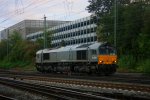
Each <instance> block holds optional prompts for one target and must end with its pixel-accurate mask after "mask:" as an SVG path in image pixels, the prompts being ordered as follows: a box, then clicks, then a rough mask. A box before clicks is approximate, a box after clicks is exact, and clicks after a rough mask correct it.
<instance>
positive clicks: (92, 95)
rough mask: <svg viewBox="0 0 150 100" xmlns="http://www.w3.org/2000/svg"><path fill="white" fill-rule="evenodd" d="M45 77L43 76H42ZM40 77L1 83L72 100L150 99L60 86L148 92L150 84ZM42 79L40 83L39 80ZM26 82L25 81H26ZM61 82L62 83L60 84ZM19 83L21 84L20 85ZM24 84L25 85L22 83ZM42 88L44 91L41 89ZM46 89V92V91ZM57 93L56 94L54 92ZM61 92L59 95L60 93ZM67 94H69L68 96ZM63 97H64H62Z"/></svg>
mask: <svg viewBox="0 0 150 100" xmlns="http://www.w3.org/2000/svg"><path fill="white" fill-rule="evenodd" d="M42 79H43V78H42ZM42 79H41V78H40V77H39V78H38V80H37V79H33V77H32V78H31V77H30V78H29V77H28V78H26V79H19V81H18V79H17V78H15V80H13V79H12V78H11V79H6V78H2V79H1V83H3V84H7V85H12V84H13V86H14V85H16V86H17V87H19V88H20V87H21V88H23V89H30V90H31V91H34V92H38V93H40V94H43V95H50V94H51V95H50V96H52V97H55V98H58V99H67V100H70V99H71V100H72V99H75V97H80V98H76V99H85V98H86V99H87V100H93V99H94V100H110V99H112V98H115V99H123V100H126V99H130V100H135V99H136V100H149V97H145V96H138V95H136V96H131V95H124V94H123V93H119V92H118V93H117V92H115V93H108V92H103V93H99V92H94V91H84V90H79V89H73V88H68V87H60V86H59V85H61V84H72V85H76V86H79V85H80V86H86V87H87V86H88V87H97V88H99V87H100V88H108V89H109V90H110V88H111V89H116V90H117V89H118V90H120V89H121V90H124V89H125V90H128V91H130V89H132V90H131V91H140V92H148V93H150V87H149V86H142V87H139V88H138V87H136V89H135V86H134V88H133V85H132V86H129V85H123V84H122V85H121V84H113V85H112V83H93V82H92V83H91V82H88V81H77V80H62V79H61V80H60V79H57V80H56V79H50V80H46V79H43V80H42ZM6 81H9V82H10V83H9V84H8V83H5V82H6ZM38 81H40V83H39V82H38ZM24 82H25V83H24ZM46 82H51V83H54V84H57V83H59V84H58V86H56V85H55V86H52V85H49V84H45V83H46ZM31 83H32V84H31ZM60 83H61V84H60ZM85 83H86V84H85ZM18 84H19V85H18ZM22 84H23V85H22ZM41 90H42V91H41ZM45 91H46V92H45ZM54 93H55V94H54ZM58 94H59V95H58ZM66 95H67V96H66ZM68 96H69V97H68ZM62 97H63V98H62Z"/></svg>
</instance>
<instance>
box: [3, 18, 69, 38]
mask: <svg viewBox="0 0 150 100" xmlns="http://www.w3.org/2000/svg"><path fill="white" fill-rule="evenodd" d="M67 22H69V21H58V20H47V21H46V26H47V28H51V27H54V26H56V25H60V24H64V23H67ZM43 29H44V21H43V20H23V21H21V22H19V23H17V24H15V25H13V26H11V27H8V28H6V29H4V30H2V31H1V32H0V34H1V35H0V36H1V39H6V38H7V37H8V35H11V34H12V33H13V31H15V30H16V31H18V32H19V33H21V36H22V38H23V39H26V36H27V35H29V34H31V33H35V32H38V31H42V30H43Z"/></svg>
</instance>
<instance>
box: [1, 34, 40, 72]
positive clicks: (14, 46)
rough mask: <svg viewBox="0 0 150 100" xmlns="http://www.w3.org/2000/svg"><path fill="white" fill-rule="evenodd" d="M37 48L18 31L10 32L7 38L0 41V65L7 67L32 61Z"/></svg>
mask: <svg viewBox="0 0 150 100" xmlns="http://www.w3.org/2000/svg"><path fill="white" fill-rule="evenodd" d="M37 48H38V46H37V45H36V44H34V43H33V42H29V41H26V40H23V39H22V37H21V35H20V33H18V32H13V33H11V35H10V36H9V38H8V39H7V40H4V41H2V42H1V43H0V51H1V57H0V58H1V59H0V67H2V68H7V69H8V68H13V67H24V66H27V65H28V64H30V63H34V60H35V53H36V51H37Z"/></svg>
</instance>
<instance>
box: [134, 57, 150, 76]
mask: <svg viewBox="0 0 150 100" xmlns="http://www.w3.org/2000/svg"><path fill="white" fill-rule="evenodd" d="M137 70H138V71H139V72H144V73H145V74H149V75H150V59H146V60H143V61H141V62H140V63H138V67H137Z"/></svg>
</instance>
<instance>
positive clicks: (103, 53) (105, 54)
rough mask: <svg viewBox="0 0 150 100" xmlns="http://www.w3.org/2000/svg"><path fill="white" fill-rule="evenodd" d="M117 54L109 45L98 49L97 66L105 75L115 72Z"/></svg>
mask: <svg viewBox="0 0 150 100" xmlns="http://www.w3.org/2000/svg"><path fill="white" fill-rule="evenodd" d="M116 63H117V54H116V49H115V48H114V47H112V46H111V45H108V44H106V45H102V46H100V47H99V55H98V66H99V69H100V70H101V71H104V72H105V73H106V74H107V73H108V74H112V73H114V72H116V67H117V65H116Z"/></svg>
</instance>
